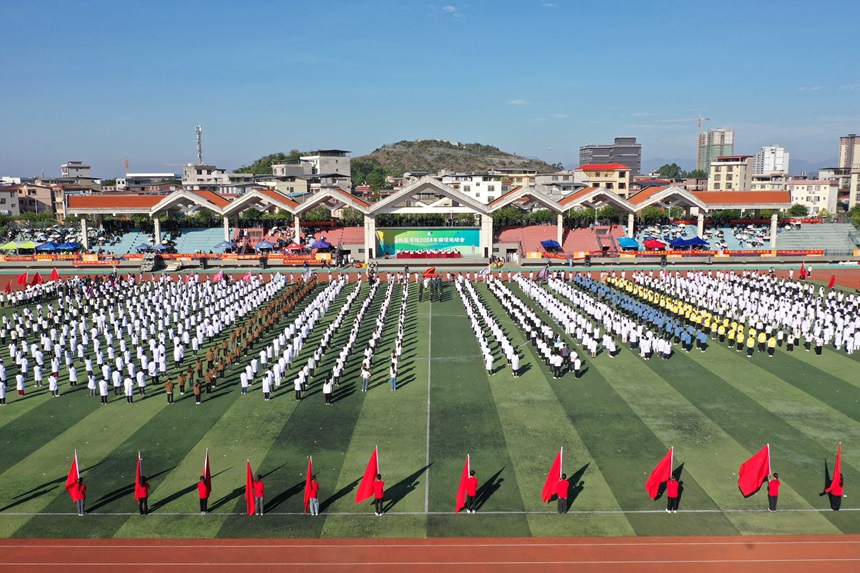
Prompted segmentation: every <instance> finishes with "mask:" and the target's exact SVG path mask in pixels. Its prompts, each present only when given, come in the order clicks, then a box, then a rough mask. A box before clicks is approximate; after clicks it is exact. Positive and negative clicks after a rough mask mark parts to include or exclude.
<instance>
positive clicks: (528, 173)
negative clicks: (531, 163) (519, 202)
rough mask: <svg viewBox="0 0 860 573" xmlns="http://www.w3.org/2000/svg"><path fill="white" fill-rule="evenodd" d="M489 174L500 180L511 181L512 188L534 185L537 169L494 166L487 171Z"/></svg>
mask: <svg viewBox="0 0 860 573" xmlns="http://www.w3.org/2000/svg"><path fill="white" fill-rule="evenodd" d="M487 175H492V176H494V177H496V179H498V180H500V181H501V180H507V181H510V184H511V188H514V187H534V184H535V177H536V176H537V171H535V170H533V169H508V168H505V167H493V168H492V169H490V170H489V171H487Z"/></svg>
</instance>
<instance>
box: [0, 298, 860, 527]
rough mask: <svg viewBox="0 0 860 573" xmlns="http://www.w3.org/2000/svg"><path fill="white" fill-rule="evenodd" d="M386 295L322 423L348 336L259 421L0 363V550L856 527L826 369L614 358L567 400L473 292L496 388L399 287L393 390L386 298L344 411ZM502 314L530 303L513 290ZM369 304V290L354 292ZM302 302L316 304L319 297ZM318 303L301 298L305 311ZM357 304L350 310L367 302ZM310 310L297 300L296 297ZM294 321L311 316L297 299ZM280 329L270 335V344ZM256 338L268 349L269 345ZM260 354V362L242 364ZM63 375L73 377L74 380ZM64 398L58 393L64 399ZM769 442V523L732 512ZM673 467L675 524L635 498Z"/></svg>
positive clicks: (239, 407) (726, 356)
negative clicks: (81, 501) (677, 483)
mask: <svg viewBox="0 0 860 573" xmlns="http://www.w3.org/2000/svg"><path fill="white" fill-rule="evenodd" d="M385 286H386V285H384V284H383V285H381V287H380V289H379V292H378V293H377V295H376V298H375V299H374V301H373V304H372V305H371V306H370V309H369V311H368V313H367V315H366V317H365V320H364V321H363V326H362V328H361V330H360V333H359V337H358V341H357V343H356V346H355V347H354V352H353V356H352V357H351V358H350V361H349V362H348V364H347V368H346V373H345V376H344V378H343V380H342V383H341V385H340V387H339V388H337V389H336V392H335V403H334V405H333V406H332V407H328V408H327V407H325V405H324V402H323V397H322V393H321V384H322V380H323V375H324V374H326V373H327V372H328V370H329V369H330V367H331V362H332V361H333V360H334V357H335V356H336V354H337V352H338V350H339V349H340V347H341V346H342V345H343V344H344V343H345V341H346V337H347V334H348V329H349V324H351V322H352V318H353V316H354V315H355V313H356V312H357V310H358V306H359V304H360V302H361V300H360V299H359V300H358V301H356V302H357V303H359V304H355V305H353V308H352V310H351V312H350V315H349V316H348V317H347V320H346V321H345V323H344V324H345V326H344V327H342V328H341V329H340V330H339V331H338V332H337V333H336V334H335V336H334V338H333V342H332V348H333V350H331V351H330V352H328V353H327V355H326V357H325V358H324V360H323V366H322V368H321V369H320V374H318V375H317V376H316V377H315V378H314V380H313V382H312V384H311V386H310V388H309V392H308V393H307V394H306V396H305V398H304V399H303V400H302V401H301V402H296V401H295V400H294V397H293V392H292V384H291V381H292V376H291V375H288V376H287V377H286V378H285V386H281V388H280V389H279V390H278V391H277V392H276V394H275V398H274V399H273V400H272V401H270V402H264V401H263V398H262V394H261V392H260V385H259V381H258V382H257V383H256V384H255V385H254V387H253V388H252V391H251V393H250V394H249V395H246V396H243V395H241V394H240V393H239V390H238V374H239V368H237V369H236V370H235V371H234V372H233V374H232V375H231V376H229V377H228V378H227V380H226V382H222V383H219V386H218V389H217V390H216V392H215V393H214V394H210V395H206V396H204V403H203V404H202V405H201V406H199V407H195V405H194V400H193V396H191V394H190V393H187V394H186V395H185V396H179V394H178V392H177V395H176V398H177V403H176V404H175V405H173V406H171V407H168V406H167V403H166V400H165V398H164V395H163V391H161V389H156V388H152V387H151V388H150V389H149V391H148V396H147V397H146V399H144V400H139V399H137V398H136V400H135V403H134V404H133V405H127V404H125V401H124V400H123V399H122V397H114V396H111V403H110V404H109V405H108V406H105V407H100V406H99V401H98V398H91V397H89V396H88V395H87V394H88V392H87V389H86V385H85V379H86V377H85V375H82V376H81V379H82V380H83V381H84V384H82V385H79V386H78V387H77V388H76V389H73V388H70V387H69V386H68V385H67V384H65V383H64V384H63V385H62V388H61V389H62V391H63V395H62V397H61V398H60V399H51V398H50V395H49V394H48V392H47V390H46V389H44V388H43V389H38V390H35V389H32V388H29V389H28V393H27V396H26V397H25V398H23V399H19V398H18V397H17V396H16V395H15V391H14V372H15V370H14V363H12V365H11V367H10V361H9V359H8V356H7V353H8V350H7V349H5V348H3V349H0V355H2V356H3V357H4V359H5V360H6V364H7V369H8V371H9V373H10V376H9V378H10V379H11V380H12V384H11V391H10V392H9V393H8V400H7V402H8V405H7V406H5V407H2V408H0V440H2V441H0V444H2V450H0V451H2V456H0V536H2V537H428V536H430V537H441V536H445V537H456V536H462V537H469V536H482V537H486V536H570V535H721V534H725V535H732V534H802V533H840V532H845V533H858V532H860V511H853V508H854V507H855V506H854V504H852V502H851V499H852V498H851V497H849V498H846V499H845V500H844V502H843V511H841V512H838V513H837V512H832V511H830V509H829V504H828V502H827V498H826V497H820V496H819V495H818V494H819V492H821V491H822V490H823V488H824V472H825V460H826V461H827V463H828V464H829V467H830V468H831V469H832V464H833V459H834V456H835V451H836V444H837V442H838V441H842V442H843V444H844V457H843V472H844V475H845V481H846V484H847V489H846V491H847V492H848V493H849V494H850V493H851V492H852V491H853V487H852V486H853V484H855V483H860V472H858V471H857V470H858V464H860V458H858V457H857V455H856V454H855V451H856V449H855V446H854V444H857V443H858V442H860V439H858V438H860V376H858V372H860V364H858V360H856V359H854V358H852V357H848V356H846V355H845V354H844V353H835V352H833V351H831V350H828V349H825V351H824V356H821V357H817V356H815V355H814V353H807V352H803V351H802V350H801V351H800V352H794V353H793V354H787V353H786V352H785V351H784V350H782V349H780V350H778V351H777V356H776V357H775V358H774V359H768V358H767V357H766V356H762V355H758V354H756V355H755V356H753V358H752V359H747V358H746V357H745V355H744V354H743V353H741V354H737V353H735V352H734V351H733V350H728V349H726V348H725V347H720V346H719V345H714V346H712V347H711V348H710V349H709V350H708V351H707V352H706V353H699V352H694V353H690V354H686V353H683V352H677V353H676V355H675V356H674V357H673V358H672V359H671V360H669V361H662V360H651V361H649V362H643V361H642V360H640V359H639V358H638V356H635V355H633V354H632V353H631V352H629V351H628V350H626V349H624V350H622V352H621V353H620V354H619V355H618V356H617V357H615V358H609V357H607V356H605V355H600V356H598V357H597V358H595V359H593V360H591V359H589V360H586V363H585V365H586V367H587V371H586V372H585V374H584V375H583V377H582V378H581V379H580V380H577V381H575V380H574V379H573V376H572V375H569V374H568V375H566V376H565V377H563V378H562V379H561V380H553V379H552V377H551V376H549V375H548V371H547V369H546V368H545V367H544V365H543V362H542V361H539V360H537V359H536V355H535V353H534V350H533V349H532V347H531V346H530V345H525V344H524V343H525V339H524V336H523V334H522V333H521V332H520V331H519V330H518V329H517V328H516V326H515V325H514V324H513V323H512V322H511V321H510V320H508V319H507V316H506V315H504V312H503V310H502V309H501V307H500V306H499V305H498V304H497V303H496V301H495V299H494V298H493V297H492V295H490V294H489V293H488V291H487V289H486V287H485V286H484V285H482V284H481V285H477V286H476V289H477V291H478V293H479V295H481V297H482V298H483V301H484V303H485V304H486V305H487V307H488V308H489V309H490V311H491V312H492V313H493V314H494V315H495V316H496V318H497V319H499V320H500V322H501V323H502V324H503V326H504V328H505V330H506V332H507V334H508V336H509V337H510V338H511V339H512V341H513V342H514V343H515V344H518V345H523V346H522V347H521V348H520V350H521V356H522V357H523V359H522V366H523V370H524V371H525V373H524V374H523V375H522V376H521V377H520V378H519V379H516V380H515V379H514V378H513V377H512V375H511V372H510V369H509V368H508V367H507V366H506V365H505V366H504V367H503V368H502V366H503V360H502V359H501V357H500V354H499V352H498V348H497V347H495V346H493V350H494V352H495V356H496V374H495V375H493V376H488V375H487V373H486V371H485V370H484V365H483V362H482V360H481V357H480V352H479V347H478V343H477V341H476V340H475V337H474V335H473V333H472V332H471V330H470V328H469V322H468V319H467V317H466V315H465V311H464V308H463V305H462V304H461V302H460V300H459V296H458V295H457V293H456V291H455V289H454V288H453V286H452V285H446V286H445V290H444V293H443V300H442V301H436V302H432V303H431V302H428V301H427V300H425V301H424V302H422V303H419V302H418V296H417V294H418V293H417V288H416V286H415V285H412V286H411V287H410V288H411V289H412V291H411V293H410V298H409V308H408V313H407V318H406V334H405V344H404V351H403V361H402V363H401V366H400V372H399V375H398V390H397V391H396V392H390V391H389V388H388V375H387V369H388V362H387V360H386V358H385V356H386V354H388V353H390V350H391V347H392V345H393V342H394V338H395V334H396V322H397V314H398V312H399V305H400V288H399V287H398V288H395V289H394V296H393V300H392V303H391V305H390V308H389V311H388V317H387V320H386V326H385V331H384V333H383V337H382V345H381V351H380V352H379V353H378V354H377V356H378V358H377V360H376V363H375V365H374V370H373V378H372V384H371V390H370V391H369V392H368V393H362V392H358V391H357V389H358V388H357V384H358V368H359V364H360V359H361V357H360V353H361V351H362V350H363V349H364V346H365V343H366V341H367V340H368V338H369V337H370V334H371V332H372V329H373V322H374V320H375V318H376V316H377V314H378V312H379V307H380V305H381V302H382V299H383V296H384V292H385ZM353 288H355V285H349V286H347V287H346V288H345V289H344V291H343V292H342V293H341V295H340V296H339V298H338V300H337V301H336V302H335V304H334V307H333V309H331V310H329V312H328V314H327V315H326V316H325V317H324V318H323V319H322V320H321V323H320V324H319V325H318V326H317V327H316V329H315V330H314V331H313V333H312V334H311V337H310V340H309V341H308V342H307V343H306V344H305V345H304V347H303V350H302V354H301V355H300V357H299V360H298V361H296V362H294V363H293V369H292V370H291V371H290V373H289V374H292V373H294V372H295V370H296V368H297V365H298V364H304V362H305V361H306V360H307V358H308V356H309V355H310V353H312V352H313V350H314V349H315V348H316V347H317V346H318V344H319V339H320V337H321V336H322V333H323V331H324V330H325V327H326V325H327V324H328V322H329V321H331V320H333V319H334V317H335V316H336V314H337V311H338V304H339V302H342V301H343V300H344V299H345V298H346V296H347V295H348V294H349V292H351V290H352V289H353ZM510 288H511V289H512V290H513V292H514V294H516V295H518V296H521V297H522V298H523V299H524V300H527V298H526V297H525V296H524V295H523V294H522V293H521V291H519V289H518V288H517V286H516V284H513V283H512V284H511V286H510ZM365 289H366V285H365ZM318 290H319V289H318ZM317 292H318V291H317ZM365 292H366V290H365ZM313 294H315V293H312V296H313ZM305 300H306V301H308V300H310V297H309V298H307V299H305ZM282 324H285V323H282ZM269 338H271V335H270V336H269ZM257 350H259V347H257ZM78 369H79V372H82V371H83V368H81V367H80V365H79V368H78ZM63 382H65V380H63ZM765 443H770V444H771V448H772V458H773V459H772V462H773V468H774V470H776V471H778V472H779V473H780V476H781V478H782V479H783V486H782V490H781V495H780V511H779V512H777V513H775V514H771V513H768V512H767V511H766V506H767V499H766V495H765V492H764V491H762V492H760V493H758V494H756V495H754V496H752V497H751V498H749V499H744V498H743V497H742V496H741V494H740V492H739V491H738V488H737V485H736V481H737V476H736V472H737V469H738V466H739V465H740V463H741V462H742V461H744V460H745V459H746V458H748V457H749V456H750V455H751V454H752V453H754V452H756V451H758V450H759V449H760V448H761V447H763V446H764V444H765ZM374 446H378V447H379V453H380V466H381V471H382V473H383V478H384V479H385V481H386V484H387V496H388V499H389V501H388V506H389V507H388V508H387V514H386V515H385V516H384V517H381V518H377V517H375V516H374V515H373V512H372V506H371V505H369V503H363V504H360V505H356V504H355V503H354V497H355V488H356V487H357V484H358V481H359V479H360V478H361V476H362V474H363V471H364V467H365V465H366V464H367V460H368V458H369V456H370V454H371V452H372V450H373V448H374ZM562 446H563V447H564V451H565V468H564V469H565V471H566V472H567V473H568V475H571V474H572V475H573V478H572V479H571V482H572V484H573V485H575V486H576V487H575V488H574V492H573V495H572V499H571V512H570V513H569V514H568V515H564V516H561V515H558V514H557V513H556V512H555V507H554V504H548V505H545V504H542V503H541V499H540V491H541V487H542V485H543V481H544V479H545V477H546V472H547V471H548V469H549V466H550V464H551V463H552V460H553V458H554V457H555V454H556V453H557V452H558V449H559V447H562ZM670 446H674V447H675V461H676V466H683V468H682V469H683V473H682V476H681V480H682V482H683V486H684V490H683V495H682V499H681V511H680V512H679V513H678V514H673V515H667V514H666V513H665V512H664V511H663V509H664V507H665V501H664V500H662V499H661V500H658V501H652V500H650V499H649V498H648V495H647V493H646V492H645V489H644V483H645V480H646V479H647V475H648V473H649V472H650V471H651V469H652V468H653V467H654V465H655V464H656V463H657V461H659V460H660V458H661V457H662V456H663V455H664V454H665V453H666V450H667V449H668V447H670ZM207 448H208V449H209V452H210V459H211V466H212V474H213V493H212V497H211V498H210V502H209V506H210V510H211V513H210V514H209V515H206V516H202V515H199V513H198V507H197V495H196V481H197V479H198V477H199V475H200V471H201V467H202V462H203V457H204V452H205V450H206V449H207ZM75 449H77V451H78V457H79V461H80V464H81V469H82V475H83V476H84V478H85V480H86V482H87V484H88V488H89V491H88V501H87V503H88V510H89V511H90V515H88V516H86V517H85V518H79V517H77V515H76V514H75V513H74V506H73V504H72V503H71V501H70V499H69V496H68V495H67V494H66V492H65V490H64V489H63V485H64V482H65V478H66V473H67V472H68V469H69V465H70V463H71V458H72V454H73V451H74V450H75ZM138 451H140V452H141V454H142V456H143V464H144V471H145V473H146V474H147V475H148V476H149V477H150V483H151V484H152V493H151V497H150V508H151V510H152V513H151V514H150V515H147V516H139V515H137V513H136V510H137V506H136V504H135V502H134V500H133V496H132V489H133V480H134V468H135V461H136V455H137V452H138ZM467 453H468V454H471V457H472V467H473V469H475V470H476V471H477V475H478V477H479V479H480V481H481V488H480V491H479V506H480V508H479V512H478V513H477V514H462V515H458V514H454V513H453V509H454V496H455V493H456V489H457V484H458V480H459V476H460V472H461V470H462V467H463V462H464V459H465V456H466V454H467ZM309 455H312V456H313V459H314V466H315V470H316V472H317V475H318V479H319V481H320V484H321V497H320V501H321V510H322V513H321V515H320V516H319V517H311V516H307V515H302V514H301V512H302V488H303V484H304V477H305V476H304V472H305V468H306V466H307V459H308V456H309ZM246 459H249V460H250V461H251V464H252V466H253V468H254V472H255V473H257V472H259V473H261V474H262V475H263V476H264V481H265V483H266V489H267V502H266V509H267V512H268V514H267V515H266V516H264V517H249V516H246V515H244V514H243V511H244V498H243V494H244V475H245V474H244V472H245V461H246Z"/></svg>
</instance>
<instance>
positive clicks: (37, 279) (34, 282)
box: [30, 271, 45, 286]
mask: <svg viewBox="0 0 860 573" xmlns="http://www.w3.org/2000/svg"><path fill="white" fill-rule="evenodd" d="M43 282H45V281H43V280H42V275H40V274H39V272H38V271H37V272H36V274H35V275H33V280H32V281H30V286H35V285H40V284H42V283H43Z"/></svg>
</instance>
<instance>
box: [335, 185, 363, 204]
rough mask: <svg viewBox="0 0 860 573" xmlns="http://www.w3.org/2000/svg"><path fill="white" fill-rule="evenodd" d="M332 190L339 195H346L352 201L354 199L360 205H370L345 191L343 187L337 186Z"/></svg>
mask: <svg viewBox="0 0 860 573" xmlns="http://www.w3.org/2000/svg"><path fill="white" fill-rule="evenodd" d="M334 191H336V192H338V193H340V194H341V195H346V196H347V197H349V198H350V199H352V200H353V201H355V202H356V203H358V204H359V205H361V206H362V207H370V203H368V202H367V201H362V200H361V199H359V198H358V197H356V196H355V195H353V194H352V193H347V192H346V191H344V190H343V189H340V188H338V187H335V188H334Z"/></svg>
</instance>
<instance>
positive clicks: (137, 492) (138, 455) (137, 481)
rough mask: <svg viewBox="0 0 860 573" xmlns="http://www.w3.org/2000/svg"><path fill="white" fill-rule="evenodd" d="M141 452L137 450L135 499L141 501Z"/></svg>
mask: <svg viewBox="0 0 860 573" xmlns="http://www.w3.org/2000/svg"><path fill="white" fill-rule="evenodd" d="M140 462H141V457H140V452H137V469H136V470H135V471H134V500H135V501H136V502H138V503H140V489H141V488H140V483H141V481H140V475H141V474H140Z"/></svg>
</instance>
